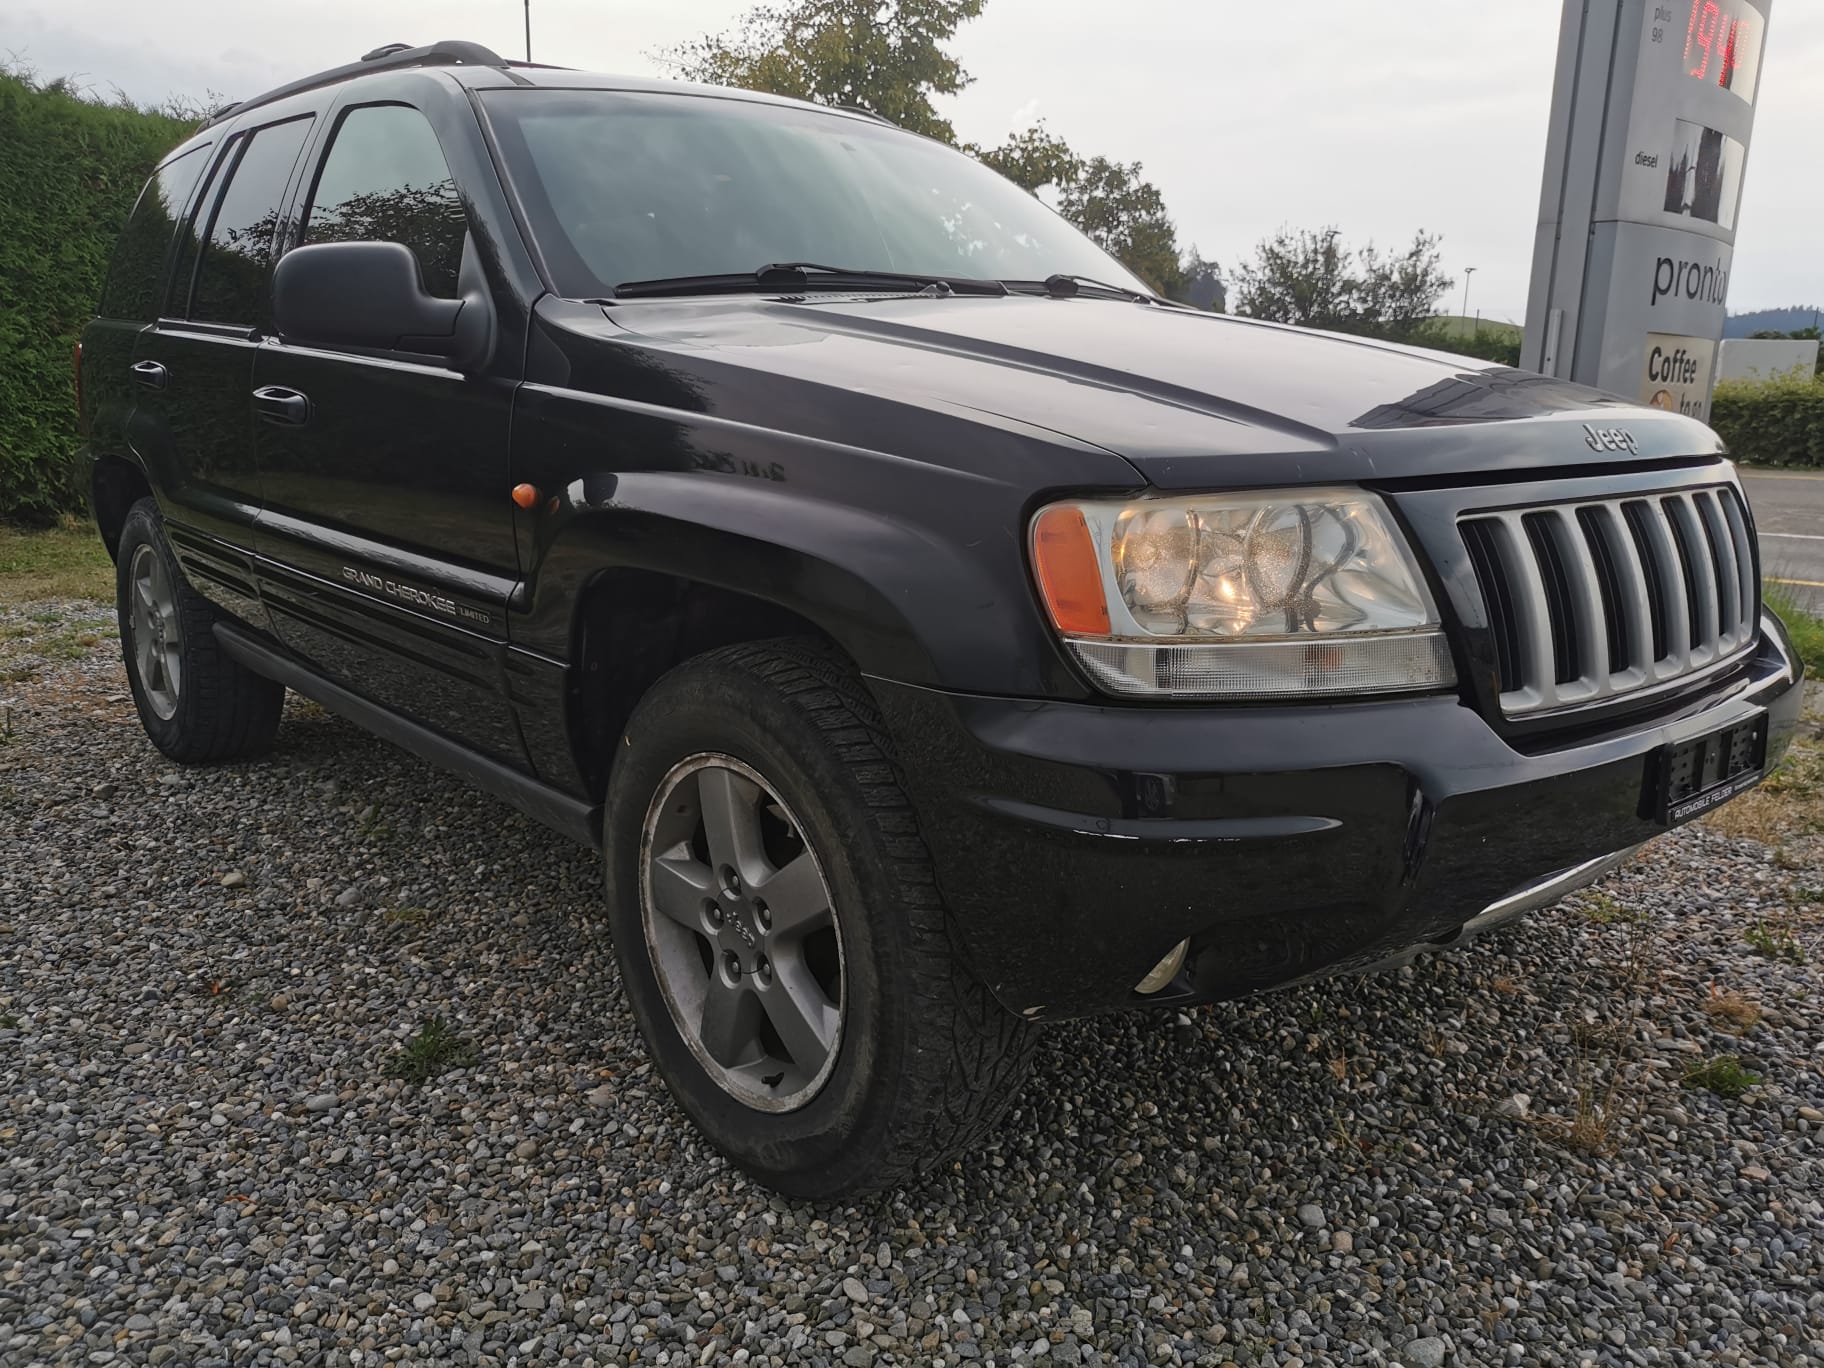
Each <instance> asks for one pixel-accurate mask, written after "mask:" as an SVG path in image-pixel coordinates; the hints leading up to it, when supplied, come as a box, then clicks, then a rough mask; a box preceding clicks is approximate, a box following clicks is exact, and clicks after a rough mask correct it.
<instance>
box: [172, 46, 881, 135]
mask: <svg viewBox="0 0 1824 1368" xmlns="http://www.w3.org/2000/svg"><path fill="white" fill-rule="evenodd" d="M411 69H418V70H436V71H439V72H441V73H443V74H444V75H446V76H448V77H450V78H452V79H454V80H455V81H456V82H457V83H458V84H460V85H462V86H465V87H467V88H469V89H503V88H509V87H514V86H518V87H534V88H536V87H549V88H557V89H565V90H628V91H645V92H653V93H664V94H689V95H697V96H703V97H710V98H720V99H729V100H743V101H748V102H752V103H762V104H775V105H787V106H795V107H798V108H803V109H816V110H819V111H822V112H824V113H832V114H846V115H848V116H849V117H851V118H859V119H867V120H870V121H872V122H875V123H886V122H888V121H887V120H885V119H883V118H881V117H880V116H879V115H878V114H875V113H873V112H871V111H869V110H865V109H858V108H852V107H841V108H838V107H833V106H830V105H819V104H813V103H811V102H809V101H805V100H794V99H790V98H788V97H785V96H781V95H769V94H766V93H764V92H761V91H754V90H734V89H731V88H729V87H726V86H711V85H697V84H693V83H691V82H687V81H672V80H665V79H661V78H655V77H650V76H610V75H605V74H601V73H597V72H586V71H573V70H571V69H570V68H568V67H557V66H547V65H544V64H541V63H534V62H515V61H510V60H508V59H507V58H505V57H502V56H501V55H500V54H499V53H497V52H495V51H493V50H492V49H491V48H487V47H484V46H483V45H482V44H480V43H471V42H467V41H465V40H462V39H444V40H442V41H440V42H436V43H430V44H426V45H424V46H421V47H411V46H408V45H407V44H405V43H389V44H387V45H385V46H384V47H378V48H375V49H373V51H371V52H368V53H365V54H363V55H362V56H361V57H360V58H359V59H358V60H356V61H353V62H348V63H345V64H344V65H342V66H337V67H330V68H329V69H327V70H325V71H319V72H317V73H315V74H314V75H310V76H303V77H300V78H298V79H297V80H294V81H287V82H286V83H285V84H283V85H279V86H275V87H273V88H272V89H271V90H268V91H265V92H264V93H262V94H259V95H255V96H252V97H251V98H249V99H245V100H240V101H237V102H235V103H234V104H230V105H225V106H223V107H222V108H220V109H218V110H216V111H215V113H214V114H212V115H211V116H210V117H209V118H208V119H207V120H205V121H204V122H203V123H202V125H201V126H200V127H199V128H198V129H197V133H198V134H202V133H204V132H207V131H208V130H209V129H212V128H216V127H218V126H220V125H222V124H225V123H228V122H229V121H231V120H234V119H237V118H239V116H240V115H242V114H244V113H247V112H248V111H250V110H254V109H258V108H260V107H261V106H264V105H271V104H276V103H278V102H279V101H281V100H284V99H287V98H289V97H290V96H293V95H300V94H303V93H305V92H306V91H312V90H324V89H328V88H331V87H338V86H343V85H346V84H349V83H351V82H355V81H360V80H363V79H364V78H366V77H369V76H375V75H379V74H381V73H383V72H396V71H403V70H411ZM189 141H190V140H188V139H186V146H188V144H189Z"/></svg>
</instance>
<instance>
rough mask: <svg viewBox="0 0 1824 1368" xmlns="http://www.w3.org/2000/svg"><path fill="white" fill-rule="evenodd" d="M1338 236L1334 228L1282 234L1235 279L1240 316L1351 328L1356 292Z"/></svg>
mask: <svg viewBox="0 0 1824 1368" xmlns="http://www.w3.org/2000/svg"><path fill="white" fill-rule="evenodd" d="M1339 236H1340V234H1339V233H1338V231H1337V230H1336V229H1335V228H1322V229H1319V230H1317V231H1315V232H1313V231H1312V230H1310V229H1301V230H1299V231H1298V232H1293V231H1292V230H1290V229H1287V228H1282V229H1280V230H1279V232H1277V233H1275V234H1274V235H1273V236H1272V237H1270V238H1267V239H1265V240H1264V241H1263V242H1262V243H1261V244H1260V245H1259V246H1258V247H1256V248H1255V249H1254V260H1253V261H1251V262H1249V263H1247V264H1246V265H1245V266H1242V267H1241V268H1240V269H1239V270H1238V271H1236V273H1235V308H1236V311H1237V312H1238V313H1244V314H1246V315H1248V317H1250V318H1265V319H1270V320H1271V321H1273V322H1275V323H1297V324H1299V325H1300V326H1302V327H1307V328H1347V327H1348V326H1349V325H1350V324H1351V323H1353V322H1354V321H1355V303H1354V294H1355V290H1354V285H1353V282H1352V281H1351V279H1350V276H1349V264H1350V260H1349V252H1348V250H1347V249H1346V248H1344V247H1341V246H1339V245H1338V243H1337V238H1338V237H1339Z"/></svg>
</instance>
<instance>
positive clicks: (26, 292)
mask: <svg viewBox="0 0 1824 1368" xmlns="http://www.w3.org/2000/svg"><path fill="white" fill-rule="evenodd" d="M192 127H193V123H192V122H189V121H185V120H182V119H176V118H171V117H169V116H166V115H163V114H156V113H149V112H147V111H144V110H140V109H137V108H135V107H133V106H131V105H128V104H124V103H120V104H101V103H98V102H96V101H94V100H91V99H87V98H84V97H82V96H81V95H80V94H78V93H76V92H74V91H72V90H71V89H70V88H69V87H68V86H67V85H65V84H64V83H62V82H58V81H53V82H51V83H49V84H48V85H43V86H40V85H36V84H34V83H33V82H32V81H31V80H29V79H26V78H23V77H21V76H17V75H12V74H9V73H6V72H0V281H4V282H5V285H4V288H0V356H4V357H5V364H4V365H0V520H8V521H14V522H24V523H35V524H46V523H49V522H50V521H51V520H52V519H53V518H54V517H55V516H56V514H57V513H58V512H59V511H61V510H64V509H67V508H69V507H71V505H72V504H73V503H74V502H75V501H76V491H73V490H71V489H69V488H68V487H67V482H66V478H65V471H66V469H67V468H68V463H69V458H70V457H71V455H72V454H73V453H74V451H75V448H76V443H77V435H76V409H75V396H74V393H73V390H72V383H73V382H72V375H71V370H70V352H71V348H73V347H74V346H75V343H76V336H77V334H78V333H79V332H81V330H82V326H83V324H84V323H86V322H87V321H88V320H89V318H90V317H92V316H93V314H94V312H95V302H96V300H97V299H98V298H99V297H100V295H101V282H102V277H103V275H104V274H105V273H106V271H107V267H108V258H109V256H110V255H111V254H112V253H113V250H114V239H115V237H116V236H117V235H118V234H119V232H120V226H121V224H122V223H123V222H124V221H125V219H126V216H127V212H128V211H129V210H130V209H131V208H132V207H133V201H134V199H135V198H136V197H137V196H138V194H139V189H140V186H141V185H143V184H144V183H145V180H146V177H147V176H148V175H150V174H151V171H152V167H153V166H154V165H155V164H156V163H157V161H158V159H159V158H160V157H161V156H163V155H164V153H165V152H166V151H168V150H169V149H170V148H171V147H173V146H174V145H176V144H177V143H178V142H180V141H181V140H182V139H183V138H184V137H185V136H186V135H187V134H188V133H189V132H190V129H191V128H192Z"/></svg>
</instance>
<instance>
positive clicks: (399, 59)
mask: <svg viewBox="0 0 1824 1368" xmlns="http://www.w3.org/2000/svg"><path fill="white" fill-rule="evenodd" d="M506 65H508V63H507V59H506V58H504V57H502V56H501V55H500V54H499V53H497V52H495V51H494V50H493V49H492V48H485V47H483V46H482V45H481V44H480V43H465V42H463V41H461V40H460V39H445V40H444V41H443V42H441V43H432V44H430V45H429V46H428V47H410V46H407V45H406V44H405V43H388V44H387V45H386V46H384V47H377V48H375V49H374V50H373V51H372V52H369V53H367V54H366V55H364V56H363V57H362V58H361V60H360V61H358V62H350V63H348V64H347V65H346V66H339V67H331V68H330V69H329V70H328V71H319V72H318V73H317V74H316V75H315V76H306V77H304V78H303V79H301V80H297V81H287V82H286V83H285V84H284V85H282V86H274V87H273V88H272V89H271V90H269V91H267V92H266V93H265V94H264V95H255V96H254V97H253V98H252V99H250V100H242V101H240V103H238V104H231V105H228V106H227V107H225V108H223V109H219V110H217V111H216V112H215V113H214V114H212V115H210V117H209V119H208V120H207V121H206V122H205V123H204V124H203V125H202V128H212V127H214V126H215V125H216V124H218V123H220V122H221V121H222V120H223V119H226V118H230V117H232V116H233V115H236V114H240V113H243V112H244V111H246V110H249V109H257V108H259V106H261V105H268V104H272V103H273V102H275V101H277V100H282V99H284V98H285V97H286V96H287V95H298V94H301V93H303V92H304V91H306V90H320V89H322V88H323V87H324V86H332V85H336V84H337V83H339V82H341V81H346V80H348V79H350V78H351V77H355V76H365V75H366V74H367V73H368V72H370V71H397V70H400V69H402V68H405V67H428V66H492V67H504V66H506ZM198 131H201V130H200V129H199V130H198Z"/></svg>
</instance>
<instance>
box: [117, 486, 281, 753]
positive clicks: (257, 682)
mask: <svg viewBox="0 0 1824 1368" xmlns="http://www.w3.org/2000/svg"><path fill="white" fill-rule="evenodd" d="M115 600H116V603H115V607H116V611H117V613H118V615H119V619H120V645H121V652H122V654H123V655H124V657H125V659H126V667H127V682H128V684H129V685H130V686H131V687H132V690H133V703H134V706H135V707H137V708H138V709H139V720H140V723H141V725H143V726H144V727H145V729H146V735H147V736H148V737H150V738H151V741H152V744H153V745H155V746H157V747H158V748H159V749H160V750H161V751H163V752H164V753H165V754H166V755H168V756H170V757H171V758H172V759H173V760H176V761H178V762H179V763H180V764H186V765H203V764H210V763H213V762H216V761H221V760H235V759H240V758H243V757H246V756H252V755H260V754H263V753H264V752H265V751H267V750H268V749H270V747H271V746H272V738H273V736H274V735H275V734H276V733H277V731H278V729H279V714H280V712H281V711H282V710H283V709H284V706H285V686H284V685H282V684H277V683H274V682H273V681H272V680H270V679H265V678H263V677H261V676H260V675H256V674H254V673H253V672H252V671H251V670H249V669H247V668H246V667H245V666H243V665H240V664H239V663H237V662H236V661H233V660H231V659H229V658H228V656H227V655H226V654H225V653H224V652H223V651H222V648H221V645H220V643H218V642H217V641H216V639H215V631H214V627H215V621H216V616H217V614H216V611H215V609H214V608H213V607H212V606H211V605H210V603H209V601H208V600H207V599H205V598H203V596H202V595H200V594H198V593H197V592H196V591H195V590H194V589H192V588H191V587H190V585H189V582H188V581H187V580H185V579H184V574H183V570H182V569H181V568H180V567H179V566H178V563H177V557H176V556H175V555H174V554H173V553H172V550H171V543H170V542H169V541H168V540H167V539H166V537H165V529H164V524H163V521H162V520H161V519H160V517H159V515H158V505H157V503H156V502H154V501H153V500H151V499H141V500H140V501H139V502H138V503H136V504H134V505H133V507H132V509H131V510H130V511H129V512H128V514H127V520H126V523H125V525H124V526H123V527H122V528H121V533H120V545H119V549H118V551H117V552H116V555H115Z"/></svg>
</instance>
